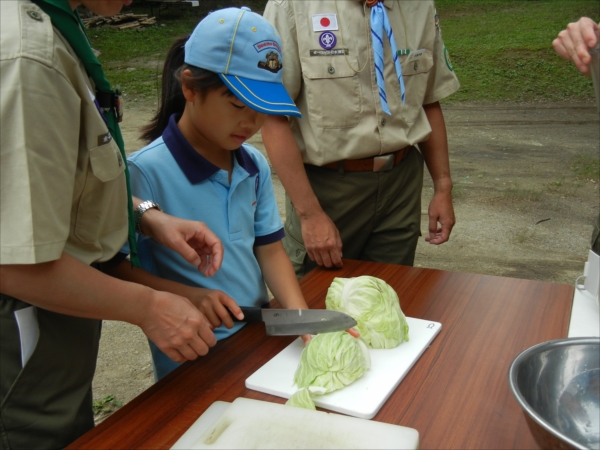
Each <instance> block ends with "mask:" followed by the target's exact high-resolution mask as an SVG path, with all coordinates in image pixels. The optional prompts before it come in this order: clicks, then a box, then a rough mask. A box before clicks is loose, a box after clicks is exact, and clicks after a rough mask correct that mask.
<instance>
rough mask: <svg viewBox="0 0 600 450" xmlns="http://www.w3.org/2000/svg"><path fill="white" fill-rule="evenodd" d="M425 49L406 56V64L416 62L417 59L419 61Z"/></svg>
mask: <svg viewBox="0 0 600 450" xmlns="http://www.w3.org/2000/svg"><path fill="white" fill-rule="evenodd" d="M425 51H426V49H424V48H422V49H421V50H415V51H414V52H410V54H409V55H408V58H406V61H405V62H407V63H409V62H411V61H418V60H419V59H421V58H422V57H423V55H424V54H425Z"/></svg>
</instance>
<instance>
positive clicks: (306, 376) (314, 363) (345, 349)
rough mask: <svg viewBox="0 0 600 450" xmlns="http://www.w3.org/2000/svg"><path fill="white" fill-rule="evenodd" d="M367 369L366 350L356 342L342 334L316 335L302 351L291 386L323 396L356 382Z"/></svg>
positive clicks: (367, 358)
mask: <svg viewBox="0 0 600 450" xmlns="http://www.w3.org/2000/svg"><path fill="white" fill-rule="evenodd" d="M370 366H371V357H370V356H369V349H367V347H366V346H365V344H364V343H363V342H362V341H360V340H359V339H356V338H355V337H353V336H351V335H350V334H349V333H346V332H345V331H337V332H334V333H322V334H317V335H316V336H315V337H313V338H312V339H311V340H310V342H309V343H308V344H307V345H306V347H304V349H303V350H302V356H301V357H300V364H299V365H298V368H297V369H296V373H295V375H294V382H295V383H296V384H297V385H298V387H300V388H304V387H307V388H309V389H310V391H311V393H313V394H317V395H318V394H326V393H329V392H333V391H335V390H337V389H341V388H343V387H344V386H347V385H349V384H350V383H352V382H354V381H356V380H358V379H359V378H360V377H362V376H363V375H364V374H365V372H366V371H367V370H368V369H369V367H370ZM319 388H321V389H319Z"/></svg>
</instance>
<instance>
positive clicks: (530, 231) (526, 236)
mask: <svg viewBox="0 0 600 450" xmlns="http://www.w3.org/2000/svg"><path fill="white" fill-rule="evenodd" d="M534 235H535V227H528V228H522V229H520V230H517V231H515V232H514V233H512V242H513V243H515V244H524V243H525V242H527V241H529V240H530V239H532V238H533V236H534Z"/></svg>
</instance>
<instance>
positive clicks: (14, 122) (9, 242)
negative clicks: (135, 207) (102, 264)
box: [0, 0, 127, 264]
mask: <svg viewBox="0 0 600 450" xmlns="http://www.w3.org/2000/svg"><path fill="white" fill-rule="evenodd" d="M1 3H2V14H1V18H0V20H1V26H0V33H1V39H2V46H1V49H0V74H1V80H2V83H1V92H0V113H1V124H2V133H1V136H0V139H1V141H0V152H1V153H0V155H1V161H2V163H1V165H0V166H1V172H0V183H1V184H0V195H1V198H0V208H1V209H0V220H1V222H0V229H1V230H2V233H1V246H2V249H1V254H0V262H1V263H2V264H35V263H42V262H46V261H52V260H56V259H58V258H60V256H61V253H62V252H63V251H65V252H67V253H69V254H70V255H72V256H74V257H76V258H78V259H80V260H81V261H83V262H85V263H86V264H90V263H92V262H95V261H105V260H108V259H110V258H111V257H112V256H114V255H115V254H116V253H117V252H118V250H119V249H120V248H121V246H122V245H123V243H124V242H125V240H126V238H127V191H126V185H125V174H124V168H125V162H124V161H123V159H122V158H121V155H120V153H119V148H118V147H117V145H116V143H115V142H114V141H113V139H112V137H111V136H110V133H109V131H108V128H107V126H106V124H105V122H104V118H103V116H102V114H101V113H100V111H99V109H98V107H97V106H96V103H95V102H94V98H95V95H94V93H95V89H94V87H93V85H92V83H91V81H90V79H89V78H88V76H87V74H86V72H85V69H84V67H83V65H82V64H81V62H80V61H79V59H78V58H77V56H76V55H75V52H74V51H73V49H72V48H71V47H70V45H69V44H68V43H67V41H66V40H65V39H64V38H63V37H62V36H61V35H60V33H58V32H57V31H55V30H54V29H53V28H52V24H51V22H50V19H49V17H48V16H46V15H45V14H44V13H43V12H42V11H41V10H40V9H39V8H38V7H37V6H36V5H34V4H33V3H31V2H29V1H22V0H21V1H4V0H3V1H2V2H1ZM82 38H84V37H83V36H82Z"/></svg>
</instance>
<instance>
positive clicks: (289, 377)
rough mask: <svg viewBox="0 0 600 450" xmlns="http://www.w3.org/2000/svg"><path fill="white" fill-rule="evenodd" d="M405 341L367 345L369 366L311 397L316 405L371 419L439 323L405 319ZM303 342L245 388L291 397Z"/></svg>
mask: <svg viewBox="0 0 600 450" xmlns="http://www.w3.org/2000/svg"><path fill="white" fill-rule="evenodd" d="M406 320H407V322H408V326H409V331H408V338H409V341H408V342H403V343H402V344H400V345H399V346H398V347H396V348H392V349H387V350H375V349H372V348H370V349H369V353H370V355H371V368H370V369H369V370H368V371H367V373H366V374H365V375H363V376H362V377H361V378H359V379H358V380H356V381H355V382H354V383H352V384H350V385H348V386H346V387H345V388H343V389H340V390H338V391H334V392H331V393H329V394H327V395H322V396H314V397H313V400H314V402H315V405H317V406H319V407H321V408H324V409H328V410H330V411H336V412H339V413H342V414H348V415H350V416H354V417H360V418H363V419H372V418H373V417H375V414H377V411H379V409H380V408H381V406H382V405H383V404H384V403H385V401H386V400H387V399H388V397H389V396H390V394H391V393H392V392H394V389H396V387H397V386H398V385H399V384H400V381H402V379H403V378H404V376H405V375H406V374H407V372H408V371H409V370H410V368H411V367H412V366H413V365H414V364H415V362H416V361H417V359H419V357H420V356H421V355H422V354H423V352H424V351H425V349H426V348H427V347H428V346H429V344H430V343H431V341H432V340H433V338H434V337H435V336H436V335H437V334H438V333H439V332H440V330H441V328H442V324H441V323H439V322H431V321H428V320H422V319H414V318H412V317H407V318H406ZM303 348H304V344H303V343H302V341H301V340H300V338H298V339H296V340H295V341H294V342H292V343H291V344H290V345H289V346H287V347H286V348H285V349H283V350H282V351H281V352H280V353H278V354H277V355H276V356H275V357H274V358H273V359H271V360H270V361H268V362H267V363H266V364H265V365H264V366H262V367H261V368H260V369H258V370H257V371H256V372H254V373H253V374H252V375H250V377H248V378H247V379H246V387H247V388H248V389H253V390H255V391H260V392H264V393H266V394H271V395H276V396H278V397H283V398H290V397H291V396H292V395H293V394H294V393H295V392H296V391H297V390H298V387H297V386H296V385H294V374H295V373H296V369H297V368H298V363H299V362H300V355H301V354H302V349H303Z"/></svg>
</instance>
